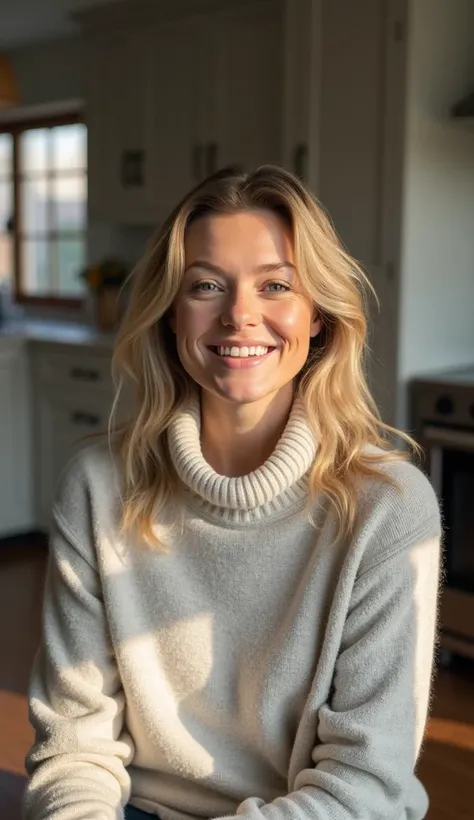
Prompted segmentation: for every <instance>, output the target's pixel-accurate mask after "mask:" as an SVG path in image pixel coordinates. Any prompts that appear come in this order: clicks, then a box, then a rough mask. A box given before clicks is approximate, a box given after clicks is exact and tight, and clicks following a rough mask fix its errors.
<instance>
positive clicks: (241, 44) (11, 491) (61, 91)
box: [0, 0, 474, 820]
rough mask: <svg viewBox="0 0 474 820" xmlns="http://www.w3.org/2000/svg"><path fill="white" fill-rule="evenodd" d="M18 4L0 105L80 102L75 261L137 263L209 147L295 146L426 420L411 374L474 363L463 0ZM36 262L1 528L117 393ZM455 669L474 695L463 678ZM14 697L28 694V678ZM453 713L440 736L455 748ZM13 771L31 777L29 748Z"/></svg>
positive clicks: (378, 347) (14, 399)
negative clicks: (83, 209)
mask: <svg viewBox="0 0 474 820" xmlns="http://www.w3.org/2000/svg"><path fill="white" fill-rule="evenodd" d="M22 5H23V4H21V3H19V4H18V9H19V11H18V12H16V13H18V14H19V16H20V18H21V19H20V22H21V25H22V30H21V31H22V33H21V37H20V34H19V33H18V28H17V39H16V40H15V39H14V37H13V34H14V32H15V26H17V27H18V26H19V25H20V23H19V22H18V19H12V15H13V12H12V10H11V9H9V8H8V7H7V6H6V7H5V10H4V11H3V10H2V6H1V5H0V32H1V34H0V48H1V50H2V52H4V53H5V54H6V56H7V57H8V59H9V64H10V65H11V66H12V69H13V71H14V74H15V77H16V79H17V82H18V86H19V88H20V89H21V105H20V107H19V109H18V110H17V109H12V110H11V111H10V112H9V113H8V112H2V121H3V122H5V123H7V122H8V121H9V122H14V124H15V125H16V126H17V127H18V126H19V124H20V123H21V122H22V121H24V118H25V116H28V117H30V118H31V117H32V118H37V119H38V120H39V119H42V120H43V121H45V120H47V119H48V118H50V120H51V121H52V120H54V119H55V118H56V117H62V118H63V121H64V120H65V119H67V118H70V119H71V118H74V117H75V118H76V123H74V122H71V121H69V127H70V128H73V127H75V128H76V131H75V132H73V133H75V134H76V139H77V142H78V143H80V139H81V138H80V137H79V136H78V135H79V133H80V129H79V130H77V128H78V125H80V124H81V123H79V122H78V121H77V120H78V119H79V116H80V115H81V114H82V115H83V114H84V113H85V122H86V126H87V143H88V144H87V178H88V179H87V221H85V217H77V225H76V229H77V232H78V233H80V232H81V231H83V232H84V233H85V244H84V249H83V258H82V257H81V258H79V260H78V263H77V265H76V266H75V274H77V270H76V268H77V269H79V268H81V266H83V267H87V266H95V265H96V263H97V262H100V261H103V260H105V259H108V258H110V257H113V258H116V259H118V260H120V261H122V262H123V263H124V265H125V266H126V267H127V268H130V267H131V266H133V264H134V263H135V261H136V260H137V258H138V257H139V255H140V253H141V251H142V249H143V246H144V244H145V242H146V240H147V238H148V237H149V235H150V233H151V231H152V229H153V226H154V225H155V224H157V223H158V222H159V221H160V219H161V218H162V216H163V215H164V214H165V213H166V212H167V211H168V210H169V207H170V205H171V204H172V203H173V202H174V201H176V199H177V198H179V196H180V195H181V194H182V193H183V192H184V191H185V190H186V189H187V188H188V187H190V186H191V185H192V184H193V182H194V181H195V180H197V179H199V178H200V177H202V175H204V174H205V173H207V172H208V171H210V170H212V168H214V167H217V166H218V165H222V164H226V163H228V162H237V163H239V164H241V165H243V166H244V167H253V166H255V165H256V164H259V163H260V162H265V161H276V162H282V163H283V164H284V165H286V166H287V167H289V168H290V169H292V170H294V171H296V172H297V173H298V174H299V175H300V176H302V177H303V178H304V179H305V180H306V181H307V182H308V183H309V184H310V186H311V187H312V189H313V190H314V191H315V192H316V194H317V195H318V196H319V197H320V198H321V201H322V202H323V203H324V204H325V206H326V207H327V209H328V211H329V213H330V215H331V217H332V219H333V221H334V223H335V225H336V228H337V230H338V231H339V233H340V235H341V237H342V239H343V241H344V242H345V244H346V245H347V247H348V248H349V250H350V252H351V253H353V254H354V255H355V256H356V257H357V258H358V259H360V260H361V262H362V263H363V264H364V265H365V267H366V269H367V270H368V272H369V274H370V276H371V278H372V281H373V283H374V285H375V287H376V290H377V292H378V295H379V298H380V300H381V305H382V307H381V312H380V314H379V315H377V313H376V312H375V310H374V313H373V322H374V328H373V336H372V340H371V347H372V351H373V357H372V361H371V368H370V372H369V379H370V381H371V385H372V388H373V390H374V393H375V395H376V398H377V401H378V404H379V406H380V407H381V410H382V413H383V417H384V419H385V420H386V421H387V422H388V423H392V424H396V425H397V426H401V427H403V428H405V429H408V430H414V429H415V428H416V429H417V431H418V432H419V429H418V418H416V419H415V418H414V417H413V416H412V413H411V411H410V390H409V385H410V382H411V381H412V380H413V379H414V378H415V377H420V376H423V375H425V374H430V373H433V372H435V371H437V370H445V369H450V368H453V369H459V368H464V367H466V368H468V367H469V366H471V365H473V363H474V322H473V321H472V304H473V300H474V277H473V275H472V269H473V265H474V232H473V231H472V227H471V216H472V214H474V185H473V183H474V127H473V125H472V123H474V119H470V118H469V117H458V118H456V117H453V116H452V113H451V109H452V107H453V105H454V104H455V103H457V102H458V101H459V100H461V99H463V98H464V97H466V96H467V95H468V94H469V93H470V91H471V90H472V87H473V84H474V10H473V8H472V4H471V3H470V2H469V0H466V1H465V2H463V0H456V2H454V3H452V2H448V0H435V2H431V3H430V2H427V0H422V1H421V2H417V1H416V0H413V2H400V0H387V1H386V2H382V0H361V2H357V3H353V2H349V0H332V2H329V0H302V1H301V2H299V3H297V4H296V3H292V2H273V0H262V2H258V1H257V2H252V3H247V4H245V3H243V4H240V3H232V4H226V3H217V2H210V0H209V2H206V3H202V4H199V3H194V4H193V3H189V2H188V3H185V2H182V3H173V4H171V3H169V4H160V6H161V8H160V10H159V11H158V10H157V9H156V8H155V7H153V4H151V3H150V2H134V3H133V4H131V3H129V2H120V3H113V4H109V3H105V4H104V3H94V4H93V3H87V4H86V3H79V2H71V3H69V4H61V3H53V2H51V3H50V4H49V5H50V9H51V11H52V12H53V11H54V12H55V13H56V14H57V10H58V8H59V6H64V5H67V6H69V8H68V11H69V12H70V15H72V18H73V19H72V20H71V19H70V15H67V14H63V15H60V16H59V17H58V16H56V17H54V15H53V17H52V18H51V26H53V23H54V26H55V28H53V27H52V28H51V29H48V30H44V32H43V31H42V29H41V26H45V25H46V14H44V13H42V14H41V15H40V17H41V19H40V18H39V17H38V16H37V15H35V14H34V13H33V12H34V4H31V3H30V4H27V3H26V2H25V4H24V7H23V8H22ZM43 5H44V4H43ZM156 5H157V4H155V6H156ZM197 6H199V9H200V11H199V13H196V8H197ZM220 6H222V7H227V6H229V8H224V9H223V10H222V9H221V8H219V7H220ZM230 6H232V8H230ZM16 13H15V14H16ZM2 15H4V16H5V22H4V21H3V18H2ZM9 21H10V22H9ZM14 24H15V25H14ZM9 25H10V29H9V28H8V26H9ZM9 30H10V32H11V39H10V41H8V39H7V33H8V31H9ZM53 32H54V33H53ZM2 37H5V40H4V41H2V39H1V38H2ZM262 43H263V53H262ZM242 49H245V54H246V61H245V64H244V65H242V61H239V59H238V55H239V53H240V52H241V50H242ZM99 78H100V82H99ZM255 78H258V82H257V83H256V80H255ZM255 83H256V84H255ZM249 87H252V91H253V93H252V94H249V93H248V89H249ZM177 100H179V101H180V104H179V105H176V101H177ZM230 103H232V105H230ZM30 121H31V120H30ZM55 122H58V120H55ZM57 127H58V128H59V127H60V126H59V125H58V126H57ZM78 153H79V154H80V151H79V152H78ZM82 163H83V161H82ZM79 171H81V172H84V163H83V165H82V167H80V162H79V165H78V166H77V167H75V173H76V174H77V176H79ZM156 180H159V185H157V184H156ZM77 190H79V191H81V190H83V188H81V183H79V182H78V183H77ZM81 196H82V197H83V200H84V195H83V194H80V195H79V199H80V197H81ZM84 204H85V203H84ZM8 216H9V215H8ZM8 216H7V218H8ZM81 219H82V222H81V221H80V220H81ZM2 220H3V212H2ZM4 239H5V237H4ZM10 239H11V233H9V234H7V235H6V241H9V240H10ZM31 241H32V240H31ZM69 241H70V242H72V239H70V240H69ZM10 281H12V280H10ZM28 281H29V282H30V285H31V291H32V292H30V293H23V298H22V299H21V301H15V300H14V299H12V298H10V300H9V302H8V304H7V305H6V306H5V308H4V314H6V313H7V312H8V314H9V315H8V316H6V318H4V321H3V325H2V329H0V418H1V419H2V423H1V428H0V453H1V463H0V486H1V492H0V534H1V535H2V536H4V537H5V538H7V537H9V538H11V537H13V536H15V535H17V534H18V533H28V532H34V533H37V532H38V531H39V532H41V531H43V530H45V529H47V523H48V516H49V508H50V504H51V498H52V493H53V491H54V485H55V482H56V481H57V478H58V476H59V473H60V471H61V469H62V466H63V464H64V461H65V459H66V458H67V457H68V454H69V452H70V449H71V447H72V445H73V442H74V441H75V440H76V439H77V438H79V437H81V436H83V435H87V434H89V433H91V432H92V433H93V432H95V431H97V430H100V429H104V428H105V427H106V425H107V416H108V410H109V407H110V402H111V397H112V394H113V385H112V381H111V377H110V353H111V347H112V344H113V332H112V331H111V330H108V329H100V328H98V327H97V304H96V302H95V301H94V298H95V295H94V294H93V293H92V294H90V293H88V294H87V298H85V299H83V300H82V301H81V302H80V304H78V302H77V298H76V297H77V292H78V289H79V285H80V282H79V281H78V279H77V278H74V277H73V276H72V274H71V276H70V277H69V279H68V280H67V287H66V291H67V289H69V290H68V292H66V294H65V293H64V292H63V293H62V294H60V295H59V299H58V298H56V301H53V302H52V301H51V299H47V298H46V299H45V298H44V295H43V297H42V296H41V293H40V294H38V292H36V293H34V289H35V287H36V288H37V285H38V277H36V279H35V277H31V278H30V280H28ZM23 285H24V283H23ZM71 292H72V294H73V298H70V297H71ZM7 301H8V300H7ZM67 301H69V302H70V304H69V305H68V304H64V302H67ZM61 302H62V303H63V304H61ZM102 326H103V327H107V321H106V320H102ZM445 394H446V390H445V389H444V388H443V390H442V391H441V393H440V394H439V395H438V394H437V395H436V397H433V400H432V401H433V402H435V403H436V402H437V401H439V399H440V398H442V397H443V396H445ZM450 395H451V394H450ZM445 407H446V405H445ZM445 416H446V414H444V417H445ZM438 421H439V418H438ZM443 425H444V422H443ZM460 426H464V423H461V425H460ZM438 463H439V456H438ZM471 474H472V468H471ZM471 481H472V479H471ZM35 537H37V536H35ZM471 560H472V559H471ZM471 566H472V564H471ZM465 568H466V564H465V565H464V569H465ZM17 571H18V569H15V572H17ZM25 572H26V567H25ZM28 577H30V576H28ZM30 583H32V584H33V586H32V588H31V589H32V590H36V591H35V592H32V595H33V597H34V595H37V587H36V586H35V585H34V584H35V581H34V579H33V577H31V578H30ZM18 594H19V591H18ZM463 601H464V598H463ZM13 603H14V604H15V605H18V602H17V601H15V600H14V599H13ZM463 612H464V610H463V611H462V613H461V615H460V616H458V620H459V619H461V620H465V616H463ZM455 631H457V632H459V627H458V626H457V627H456V629H455ZM28 640H30V639H29V638H28ZM6 645H7V646H9V645H10V644H8V643H7V644H6ZM2 646H3V644H2ZM2 654H3V653H2ZM471 674H472V673H471ZM446 680H448V679H446ZM452 680H453V679H452V678H449V684H446V688H447V689H448V691H450V690H449V687H451V686H455V684H453V683H452ZM456 680H457V679H456ZM460 680H461V681H462V682H461V683H459V687H460V690H462V691H463V692H464V691H466V692H467V693H468V695H467V696H468V697H470V698H472V683H471V684H470V686H471V688H469V687H468V684H467V683H466V679H465V677H462V678H460ZM471 681H472V677H471ZM2 688H4V689H5V688H6V687H5V686H4V685H2ZM13 691H16V690H13ZM454 691H456V692H457V691H458V690H456V689H454ZM23 696H24V692H23ZM458 697H459V695H458ZM8 703H10V701H8ZM13 703H14V704H15V705H14V707H13ZM10 705H11V706H12V708H18V709H19V710H21V709H24V697H23V698H22V700H21V703H20V701H18V702H17V701H16V700H15V701H12V702H11V704H10ZM451 709H452V706H451V703H449V704H448V706H446V707H445V712H446V714H444V715H442V716H441V717H442V718H443V719H446V718H447V717H448V715H447V713H448V712H449V711H450V710H451ZM21 714H23V713H21ZM441 717H440V718H439V719H438V723H435V730H436V731H437V732H438V741H439V742H438V746H439V747H440V748H443V747H442V743H441V742H440V741H442V742H444V743H445V744H446V752H445V753H446V755H451V754H452V755H454V756H455V755H456V754H458V753H459V752H456V751H454V745H453V744H452V743H451V744H450V743H449V732H450V731H451V729H450V726H449V721H447V720H445V722H444V723H443V720H442V719H441ZM451 720H452V721H456V720H458V721H459V722H460V723H462V724H463V725H467V722H468V721H467V717H466V715H464V717H459V718H455V717H453V716H451ZM472 722H473V719H472V712H471V724H472ZM471 729H472V727H471ZM22 731H25V730H22ZM443 732H444V735H443ZM3 736H6V735H5V733H3ZM469 737H470V740H468V741H466V742H465V745H464V747H463V748H464V758H462V760H460V769H463V768H464V769H465V770H466V777H467V770H468V769H469V768H471V770H472V767H473V764H472V743H473V740H472V734H471V735H470V736H469ZM469 744H470V745H469ZM428 751H430V748H428ZM459 754H460V753H459ZM469 754H470V755H471V759H470V760H469ZM453 759H454V758H453ZM469 763H470V766H469ZM3 768H5V769H6V768H7V766H6V765H5V766H3ZM12 770H13V772H15V773H17V775H18V777H19V778H20V777H21V771H22V769H21V763H19V762H18V758H17V759H16V760H15V762H14V764H11V765H10V771H12ZM471 776H472V775H471ZM431 777H432V778H433V775H431ZM433 780H436V778H433ZM453 782H454V776H453ZM462 782H464V781H462ZM466 783H467V780H466ZM433 789H435V784H434V785H433ZM457 791H458V792H459V791H461V789H458V790H457ZM0 793H1V792H0ZM458 799H460V798H458ZM442 800H443V796H442V795H438V801H439V803H438V810H440V809H439V806H441V805H442ZM0 805H1V798H0ZM458 808H459V807H458ZM12 811H13V810H12ZM435 811H436V805H435V807H434V808H433V814H432V816H433V818H435V820H436V814H435ZM445 811H446V814H445V815H441V814H439V815H438V816H439V817H441V816H447V817H448V816H450V815H449V814H448V813H447V812H448V808H445ZM461 811H462V809H461V808H459V810H458V811H457V814H456V817H462V813H461ZM465 811H466V814H465V816H466V817H467V816H468V815H467V808H466V810H465ZM2 816H3V814H2ZM430 816H431V815H430ZM453 816H454V815H453ZM15 817H16V815H13V814H12V820H15ZM8 820H9V818H8Z"/></svg>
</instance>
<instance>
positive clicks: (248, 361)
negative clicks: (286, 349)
mask: <svg viewBox="0 0 474 820" xmlns="http://www.w3.org/2000/svg"><path fill="white" fill-rule="evenodd" d="M276 349H277V348H276V347H271V348H269V350H268V352H267V353H265V354H264V355H263V356H242V357H241V356H220V355H219V353H218V352H217V348H215V347H210V348H209V350H210V351H211V353H212V354H213V355H214V356H215V357H216V359H218V360H219V361H220V362H221V364H222V365H223V366H224V367H228V368H230V369H231V370H247V369H248V368H252V367H258V365H259V364H262V363H263V362H265V361H266V360H267V359H268V358H269V357H270V356H271V355H272V353H274V352H275V350H276Z"/></svg>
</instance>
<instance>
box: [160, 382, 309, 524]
mask: <svg viewBox="0 0 474 820" xmlns="http://www.w3.org/2000/svg"><path fill="white" fill-rule="evenodd" d="M200 434H201V415H200V403H199V398H198V397H197V396H195V397H193V398H192V400H191V401H190V402H189V404H188V406H187V407H186V409H184V410H183V411H182V412H181V413H180V414H179V415H178V416H177V417H176V418H175V419H174V421H173V423H172V424H171V426H170V428H169V430H168V442H169V447H170V452H171V457H172V459H173V462H174V465H175V468H176V470H177V473H178V475H179V477H180V478H181V480H182V482H183V483H184V485H185V487H186V488H187V490H188V495H189V494H190V496H189V498H190V501H191V502H192V503H193V505H198V506H199V507H200V508H201V509H202V512H203V513H204V514H205V515H206V516H207V517H211V518H214V519H217V520H219V521H220V522H222V523H228V524H252V523H257V522H260V521H263V520H264V519H266V518H270V517H275V516H277V517H280V516H281V515H282V514H285V513H287V514H288V513H291V512H292V511H293V510H295V511H296V509H299V508H300V507H302V506H304V503H305V501H306V498H307V490H308V471H309V468H310V467H311V465H312V463H313V460H314V457H315V453H316V443H315V440H314V436H313V434H312V432H311V430H310V428H309V425H308V422H307V420H306V414H305V411H304V408H303V403H302V401H301V400H300V399H296V400H295V402H294V404H293V407H292V410H291V413H290V417H289V419H288V423H287V425H286V427H285V430H284V431H283V434H282V436H281V438H280V440H279V442H278V444H277V446H276V447H275V450H274V451H273V453H272V455H271V456H270V458H268V459H267V461H266V462H265V463H264V464H262V465H261V467H259V468H258V469H257V470H254V471H253V472H252V473H249V474H248V475H244V476H238V477H235V478H229V477H228V476H222V475H219V473H216V472H215V470H213V469H212V467H211V466H210V464H208V463H207V461H206V460H205V458H204V456H203V454H202V449H201V436H200Z"/></svg>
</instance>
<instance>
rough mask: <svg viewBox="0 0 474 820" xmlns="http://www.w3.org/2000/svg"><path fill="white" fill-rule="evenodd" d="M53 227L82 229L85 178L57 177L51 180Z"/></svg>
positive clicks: (81, 176)
mask: <svg viewBox="0 0 474 820" xmlns="http://www.w3.org/2000/svg"><path fill="white" fill-rule="evenodd" d="M53 200H54V223H53V224H54V228H55V230H59V231H82V230H84V228H85V225H86V178H85V176H84V175H83V174H81V175H80V176H71V177H58V178H57V179H55V180H53Z"/></svg>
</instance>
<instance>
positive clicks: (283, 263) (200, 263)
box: [184, 259, 296, 276]
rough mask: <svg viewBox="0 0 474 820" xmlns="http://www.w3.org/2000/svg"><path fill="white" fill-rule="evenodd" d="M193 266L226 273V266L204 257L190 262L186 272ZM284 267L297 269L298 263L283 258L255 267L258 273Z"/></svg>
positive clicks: (222, 274)
mask: <svg viewBox="0 0 474 820" xmlns="http://www.w3.org/2000/svg"><path fill="white" fill-rule="evenodd" d="M191 268H202V269H203V270H208V271H210V272H211V273H217V274H219V275H220V276H225V275H226V271H225V270H224V268H220V267H219V265H214V264H213V263H212V262H206V260H204V259H195V260H194V262H190V263H189V265H188V266H187V267H186V268H185V270H184V272H185V273H186V272H187V271H188V270H190V269H191ZM284 268H289V269H290V270H296V265H294V264H293V262H290V261H289V260H288V259H283V260H282V261H279V262H266V263H265V264H263V265H258V266H257V267H256V268H255V271H256V273H273V272H274V271H278V270H283V269H284Z"/></svg>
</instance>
